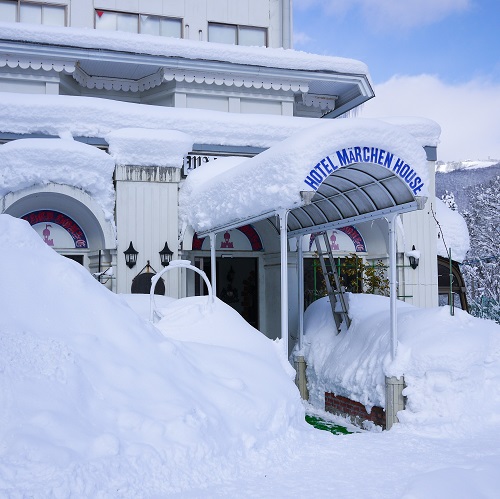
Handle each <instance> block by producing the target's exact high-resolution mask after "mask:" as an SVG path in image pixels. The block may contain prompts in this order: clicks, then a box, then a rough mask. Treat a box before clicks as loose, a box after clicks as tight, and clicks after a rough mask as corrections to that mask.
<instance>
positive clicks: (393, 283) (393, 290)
mask: <svg viewBox="0 0 500 499" xmlns="http://www.w3.org/2000/svg"><path fill="white" fill-rule="evenodd" d="M396 216H397V215H392V216H390V217H389V218H387V225H388V227H389V289H390V308H391V355H392V359H393V360H394V359H395V358H396V353H397V348H398V331H397V314H396V299H397V268H396Z"/></svg>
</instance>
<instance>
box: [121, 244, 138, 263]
mask: <svg viewBox="0 0 500 499" xmlns="http://www.w3.org/2000/svg"><path fill="white" fill-rule="evenodd" d="M123 254H124V255H125V263H126V264H127V267H128V268H129V269H131V268H132V267H134V266H135V264H136V263H137V255H138V254H139V252H138V251H136V250H135V248H134V246H133V245H132V241H130V246H129V247H128V249H127V251H124V252H123Z"/></svg>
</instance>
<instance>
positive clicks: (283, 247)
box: [279, 210, 288, 358]
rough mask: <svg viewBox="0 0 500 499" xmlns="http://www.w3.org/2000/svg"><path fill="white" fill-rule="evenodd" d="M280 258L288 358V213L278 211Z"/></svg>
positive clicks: (284, 335)
mask: <svg viewBox="0 0 500 499" xmlns="http://www.w3.org/2000/svg"><path fill="white" fill-rule="evenodd" d="M279 219H280V257H281V260H280V261H281V339H282V341H283V348H284V350H285V355H286V357H287V358H288V248H287V233H288V227H287V219H288V211H287V210H280V212H279Z"/></svg>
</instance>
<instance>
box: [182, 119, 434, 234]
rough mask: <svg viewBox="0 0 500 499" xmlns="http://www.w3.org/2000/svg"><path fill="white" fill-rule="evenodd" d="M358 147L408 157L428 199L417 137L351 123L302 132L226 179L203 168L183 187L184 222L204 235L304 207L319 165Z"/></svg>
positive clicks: (323, 125) (325, 124)
mask: <svg viewBox="0 0 500 499" xmlns="http://www.w3.org/2000/svg"><path fill="white" fill-rule="evenodd" d="M356 146H367V147H377V148H382V149H385V150H386V151H390V152H391V153H393V154H394V155H395V157H400V158H404V160H405V161H406V162H407V163H408V164H409V165H411V167H412V168H413V169H414V170H415V172H416V174H417V176H419V177H420V178H421V179H422V181H423V184H424V187H423V189H422V190H421V192H419V193H418V195H421V196H425V195H426V192H427V190H426V189H427V182H428V174H427V167H426V157H425V152H424V149H423V148H422V147H421V145H420V144H419V143H418V142H417V141H416V140H415V139H414V137H413V136H412V135H410V134H409V133H408V132H406V131H405V130H404V129H402V128H400V127H397V126H394V125H390V124H388V123H385V122H382V121H379V120H370V119H360V118H355V119H348V118H346V119H341V120H331V121H323V122H321V123H320V124H318V125H316V126H314V127H311V128H308V129H306V130H304V131H301V132H299V133H297V134H295V135H293V136H291V137H289V138H288V139H286V140H284V141H282V142H281V143H279V144H277V145H275V146H274V147H272V148H270V149H268V150H267V151H264V152H262V153H261V154H259V155H258V156H256V157H254V158H251V159H248V160H246V161H244V162H242V163H240V164H238V165H236V166H235V167H234V168H232V169H226V170H225V171H224V172H223V174H222V173H221V174H219V175H212V176H211V177H208V174H207V173H205V172H206V171H207V170H208V169H209V168H211V164H205V165H202V166H201V167H200V168H197V169H196V170H195V171H194V172H192V173H191V174H190V175H189V177H188V178H187V180H186V182H185V183H184V184H183V186H182V188H181V191H180V198H179V213H180V217H181V219H182V220H183V221H184V222H186V223H188V224H189V225H191V226H192V227H193V228H194V229H195V230H196V231H198V232H199V231H203V230H207V229H209V228H212V227H215V226H221V225H223V224H226V223H229V222H233V221H237V220H243V219H245V218H246V217H249V216H257V215H260V214H262V213H268V212H274V211H275V210H277V209H279V208H285V209H291V208H293V207H296V206H298V205H301V204H303V203H302V200H301V197H300V192H301V191H310V190H312V189H311V187H309V186H308V185H307V184H306V183H305V182H304V179H305V178H306V177H307V176H308V175H309V173H310V171H311V170H312V169H313V168H314V166H315V165H316V164H317V163H318V162H319V161H320V160H321V159H323V158H325V157H326V156H327V155H329V154H330V155H333V156H332V158H333V159H334V160H336V156H335V151H338V150H342V149H344V148H346V149H347V148H350V147H356ZM394 161H395V160H394Z"/></svg>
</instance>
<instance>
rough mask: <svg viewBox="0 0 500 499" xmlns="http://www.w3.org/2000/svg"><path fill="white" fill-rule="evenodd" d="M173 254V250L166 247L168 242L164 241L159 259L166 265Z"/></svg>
mask: <svg viewBox="0 0 500 499" xmlns="http://www.w3.org/2000/svg"><path fill="white" fill-rule="evenodd" d="M173 254H174V252H173V251H172V250H171V249H170V248H169V247H168V244H167V242H166V241H165V246H164V247H163V249H162V250H161V251H160V261H161V264H162V265H163V266H164V267H166V266H167V265H168V264H169V263H170V262H171V261H172V256H173Z"/></svg>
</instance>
